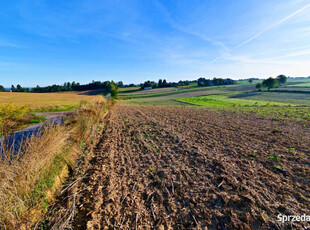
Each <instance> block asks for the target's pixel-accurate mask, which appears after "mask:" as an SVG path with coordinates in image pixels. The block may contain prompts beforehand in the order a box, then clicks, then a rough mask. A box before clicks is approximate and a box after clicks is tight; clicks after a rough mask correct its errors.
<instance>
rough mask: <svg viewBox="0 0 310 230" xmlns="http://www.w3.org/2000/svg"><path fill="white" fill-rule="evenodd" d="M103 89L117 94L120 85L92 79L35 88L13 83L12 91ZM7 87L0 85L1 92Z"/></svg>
mask: <svg viewBox="0 0 310 230" xmlns="http://www.w3.org/2000/svg"><path fill="white" fill-rule="evenodd" d="M96 89H102V90H103V91H104V92H106V93H111V95H112V96H116V95H117V92H118V85H117V84H116V83H115V82H113V81H105V82H101V81H92V82H91V83H88V84H85V85H81V84H80V83H76V82H74V81H73V82H72V83H70V82H65V83H64V84H63V85H56V84H54V85H51V86H46V87H40V86H39V85H37V86H36V87H35V88H32V89H29V88H23V87H22V86H21V85H19V84H18V85H17V86H16V87H15V86H14V85H12V87H11V89H10V90H11V91H12V92H31V93H52V92H64V91H87V90H96ZM5 91H6V90H5V88H4V87H3V86H1V85H0V92H5Z"/></svg>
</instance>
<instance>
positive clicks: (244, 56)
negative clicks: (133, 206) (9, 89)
mask: <svg viewBox="0 0 310 230" xmlns="http://www.w3.org/2000/svg"><path fill="white" fill-rule="evenodd" d="M282 73H283V74H286V75H289V76H309V75H310V1H309V0H234V1H230V0H208V1H207V0H204V1H200V0H191V1H188V0H183V1H182V0H179V1H175V0H174V1H172V0H147V1H142V0H139V1H135V0H122V1H120V0H66V1H57V0H36V1H33V0H14V1H12V0H2V1H1V2H0V85H4V86H10V85H11V84H18V83H20V84H21V85H22V86H35V85H37V84H39V85H40V86H45V85H49V84H53V83H56V84H62V83H63V82H65V81H78V82H81V83H87V82H90V81H91V80H101V81H104V80H115V81H120V80H122V81H124V82H125V83H131V82H133V83H140V82H142V81H144V80H147V79H149V80H158V79H159V78H166V79H167V80H168V81H178V80H181V79H197V78H198V77H200V76H203V77H207V78H213V77H230V78H233V79H239V78H247V77H260V78H262V77H269V76H276V75H278V74H282Z"/></svg>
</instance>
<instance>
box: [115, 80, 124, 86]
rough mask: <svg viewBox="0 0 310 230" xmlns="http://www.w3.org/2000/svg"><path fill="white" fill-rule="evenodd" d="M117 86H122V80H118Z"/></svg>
mask: <svg viewBox="0 0 310 230" xmlns="http://www.w3.org/2000/svg"><path fill="white" fill-rule="evenodd" d="M116 84H117V86H118V87H124V83H123V82H122V81H119V82H117V83H116Z"/></svg>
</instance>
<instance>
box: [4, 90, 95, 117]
mask: <svg viewBox="0 0 310 230" xmlns="http://www.w3.org/2000/svg"><path fill="white" fill-rule="evenodd" d="M98 97H101V96H89V95H80V94H78V93H76V92H65V93H15V92H14V93H10V92H1V93H0V105H7V104H10V103H14V104H15V105H21V106H29V107H30V109H31V110H33V111H42V112H44V111H60V110H69V109H75V108H77V107H78V105H79V103H80V101H81V100H84V101H98ZM47 105H48V106H47Z"/></svg>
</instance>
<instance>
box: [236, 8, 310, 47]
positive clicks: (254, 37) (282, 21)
mask: <svg viewBox="0 0 310 230" xmlns="http://www.w3.org/2000/svg"><path fill="white" fill-rule="evenodd" d="M309 8H310V4H308V5H306V6H304V7H302V8H300V9H298V10H296V11H295V12H293V13H291V14H290V15H288V16H286V17H285V18H282V19H281V20H280V21H277V22H276V23H274V24H272V25H271V26H269V27H267V28H266V29H264V30H263V31H261V32H259V33H257V34H255V35H254V36H252V37H250V38H249V39H247V40H246V41H244V42H242V43H241V44H239V45H238V46H237V47H236V48H240V47H242V46H244V45H245V44H247V43H249V42H251V41H252V40H254V39H256V38H258V37H259V36H261V35H263V34H264V33H266V32H268V31H269V30H271V29H273V28H275V27H277V26H279V25H280V24H282V23H284V22H285V21H287V20H289V19H290V18H292V17H294V16H295V15H297V14H299V13H301V12H303V11H305V10H307V9H309Z"/></svg>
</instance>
